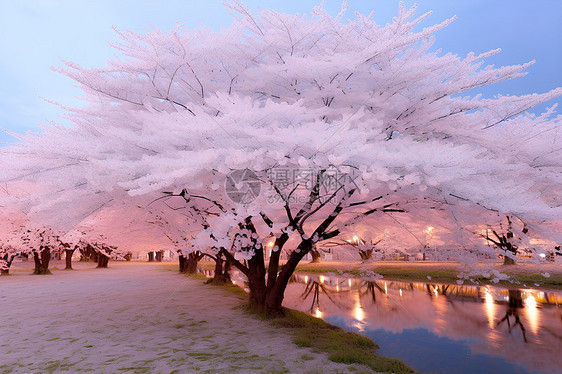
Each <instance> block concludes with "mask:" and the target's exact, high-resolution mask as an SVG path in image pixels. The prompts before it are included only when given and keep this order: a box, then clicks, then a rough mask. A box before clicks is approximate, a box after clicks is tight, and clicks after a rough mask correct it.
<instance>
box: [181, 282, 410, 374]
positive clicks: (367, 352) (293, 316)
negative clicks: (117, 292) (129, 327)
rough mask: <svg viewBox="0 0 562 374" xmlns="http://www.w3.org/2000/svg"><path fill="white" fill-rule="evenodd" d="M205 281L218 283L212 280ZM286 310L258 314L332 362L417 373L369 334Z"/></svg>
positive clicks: (234, 288) (242, 293)
mask: <svg viewBox="0 0 562 374" xmlns="http://www.w3.org/2000/svg"><path fill="white" fill-rule="evenodd" d="M187 276H189V277H192V278H194V279H201V280H202V279H204V278H205V277H204V276H203V275H202V274H191V275H187ZM205 283H209V284H211V285H215V284H214V283H213V282H209V281H208V280H207V281H206V282H205ZM215 286H217V287H220V288H222V289H224V290H226V291H228V292H230V293H232V294H234V295H236V296H237V297H238V298H239V299H240V301H241V302H242V303H243V302H245V301H247V300H248V294H247V293H246V292H245V291H244V290H242V289H241V288H240V287H238V286H236V285H234V284H232V283H227V284H218V285H215ZM241 305H243V304H241ZM283 310H284V315H283V316H280V317H272V318H268V317H265V316H262V315H257V317H260V318H263V319H266V320H268V321H269V322H270V323H271V324H273V325H274V326H275V327H277V328H284V329H287V331H288V332H290V333H291V334H292V336H293V343H295V344H296V345H297V346H299V347H309V348H312V349H313V350H314V351H317V352H325V353H327V354H328V359H329V360H331V361H334V362H339V363H345V364H360V365H365V366H367V367H369V368H371V369H373V370H374V371H377V372H383V373H415V371H414V370H413V369H411V368H410V367H408V366H407V365H406V364H405V363H403V362H402V361H400V360H398V359H394V358H387V357H384V356H381V355H379V354H378V353H377V349H379V346H378V345H377V344H376V343H375V342H373V341H372V340H371V339H369V338H367V337H364V336H362V335H359V334H356V333H353V332H347V331H345V330H344V329H342V328H340V327H337V326H334V325H331V324H329V323H327V322H325V321H323V320H321V319H319V318H315V317H312V316H309V315H308V314H306V313H303V312H299V311H297V310H294V309H288V308H284V309H283ZM305 357H306V354H303V358H305Z"/></svg>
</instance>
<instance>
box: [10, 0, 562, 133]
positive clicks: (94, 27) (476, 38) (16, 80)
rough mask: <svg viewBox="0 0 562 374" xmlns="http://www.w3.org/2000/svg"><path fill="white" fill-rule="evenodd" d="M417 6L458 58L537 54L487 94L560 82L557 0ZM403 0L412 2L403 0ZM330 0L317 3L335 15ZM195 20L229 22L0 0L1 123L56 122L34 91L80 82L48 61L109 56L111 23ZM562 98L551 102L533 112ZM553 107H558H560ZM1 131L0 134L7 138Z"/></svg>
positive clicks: (353, 0)
mask: <svg viewBox="0 0 562 374" xmlns="http://www.w3.org/2000/svg"><path fill="white" fill-rule="evenodd" d="M417 2H418V4H419V8H418V12H417V14H419V15H421V14H422V13H424V12H426V11H428V10H433V11H434V13H433V15H432V16H431V17H429V19H427V20H426V21H425V22H424V23H423V25H422V26H424V27H425V26H430V25H432V24H435V23H438V22H440V21H442V20H444V19H446V18H449V17H451V16H453V15H455V14H456V15H457V16H458V19H457V20H456V21H455V22H453V24H451V25H450V26H448V27H447V28H446V29H444V30H442V31H440V32H439V33H438V34H437V41H436V44H435V45H436V47H439V48H442V49H443V51H444V52H454V53H457V54H459V55H461V56H464V55H466V54H467V53H468V52H470V51H474V52H477V53H479V52H484V51H487V50H490V49H495V48H502V53H500V54H499V55H496V56H493V57H492V58H489V59H487V60H486V64H494V65H496V66H502V65H513V64H520V63H524V62H527V61H530V60H536V63H535V65H533V66H531V67H530V68H529V69H528V70H527V71H528V73H529V74H528V75H527V76H526V77H524V78H519V79H517V80H513V81H508V82H503V83H499V84H496V85H494V86H491V87H489V88H487V89H486V90H485V91H483V93H484V95H485V96H493V95H495V94H498V93H501V94H514V95H518V94H525V93H532V92H545V91H548V90H550V89H553V88H555V87H559V86H562V26H560V25H562V1H560V0H534V1H529V0H418V1H417ZM246 3H247V4H248V5H250V6H251V7H252V8H255V7H257V6H260V7H264V8H266V7H267V8H273V9H276V10H278V11H283V12H288V13H300V14H310V10H311V9H312V7H314V6H315V5H317V4H319V3H320V1H319V0H295V1H292V0H284V1H283V0H262V1H255V0H253V1H246ZM404 3H405V4H406V6H409V5H412V4H413V3H415V1H410V0H408V1H404ZM340 5H341V1H339V0H326V3H325V7H326V9H328V10H329V11H330V13H331V14H334V15H335V14H337V13H338V11H339V8H340ZM348 5H349V10H348V13H347V16H348V17H349V18H352V17H353V12H354V11H356V10H357V11H360V12H362V13H369V12H370V11H371V10H373V11H375V16H374V18H375V20H376V21H377V22H378V23H380V24H385V23H387V22H390V20H391V19H392V17H393V16H394V15H396V13H397V10H398V0H348ZM176 23H181V24H185V26H186V27H187V28H193V27H197V26H199V25H201V24H204V25H205V26H209V27H212V28H214V29H220V27H221V26H223V25H224V26H228V25H230V24H231V23H232V17H231V16H230V14H229V13H228V11H227V8H226V7H224V6H223V5H222V1H221V0H205V1H199V0H183V1H181V0H159V1H156V0H151V1H149V0H0V53H1V55H0V56H1V58H0V82H1V84H0V127H3V128H6V129H8V130H10V131H14V132H17V133H23V132H25V131H28V130H33V131H36V130H38V124H39V123H47V122H48V121H51V120H54V121H59V122H60V114H61V110H60V109H59V108H58V107H56V106H54V105H52V104H49V103H47V102H45V101H44V100H42V99H41V97H44V98H46V99H48V100H52V101H56V102H60V103H62V104H64V105H70V106H73V105H77V104H79V101H78V100H77V97H79V96H80V90H79V89H77V88H76V87H75V86H74V82H73V81H71V80H70V79H68V78H66V77H64V76H62V75H60V74H57V73H54V72H52V71H51V70H50V67H51V66H61V60H62V59H64V60H69V61H73V62H76V63H79V64H81V65H84V66H88V67H101V66H103V65H104V64H105V62H106V61H107V60H108V59H110V58H111V57H112V56H113V55H114V54H115V52H114V50H113V49H112V48H111V47H110V46H109V43H110V42H114V41H116V40H117V36H116V34H115V33H114V31H113V30H112V29H111V27H112V26H116V27H117V28H118V29H122V30H126V29H129V30H133V31H137V32H142V31H143V30H146V29H148V28H149V27H151V26H153V27H156V28H160V29H171V28H173V27H174V26H175V25H176ZM554 103H562V99H560V98H558V99H555V100H551V101H550V102H548V103H547V104H546V105H543V106H541V107H539V108H538V109H537V110H536V111H539V112H540V111H541V110H543V109H544V108H545V107H546V106H551V105H552V104H554ZM558 111H559V112H561V111H562V105H560V107H559V110H558ZM12 140H14V139H13V138H12V137H10V136H8V135H7V134H5V133H4V132H0V142H6V141H12Z"/></svg>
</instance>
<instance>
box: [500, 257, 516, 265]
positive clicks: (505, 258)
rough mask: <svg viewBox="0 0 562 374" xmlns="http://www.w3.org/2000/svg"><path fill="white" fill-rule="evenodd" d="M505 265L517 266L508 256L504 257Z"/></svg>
mask: <svg viewBox="0 0 562 374" xmlns="http://www.w3.org/2000/svg"><path fill="white" fill-rule="evenodd" d="M503 264H504V265H515V260H514V259H512V258H511V257H508V256H503Z"/></svg>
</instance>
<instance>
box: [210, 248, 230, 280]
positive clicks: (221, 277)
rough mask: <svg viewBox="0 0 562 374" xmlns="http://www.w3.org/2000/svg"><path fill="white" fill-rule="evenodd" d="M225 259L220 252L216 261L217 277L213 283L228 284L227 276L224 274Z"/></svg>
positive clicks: (215, 276) (214, 277)
mask: <svg viewBox="0 0 562 374" xmlns="http://www.w3.org/2000/svg"><path fill="white" fill-rule="evenodd" d="M224 262H225V261H224V259H223V258H222V254H221V253H220V252H219V254H218V255H217V257H216V259H215V275H214V276H213V282H216V283H226V282H227V281H228V280H227V276H226V275H225V273H224V269H223V268H224Z"/></svg>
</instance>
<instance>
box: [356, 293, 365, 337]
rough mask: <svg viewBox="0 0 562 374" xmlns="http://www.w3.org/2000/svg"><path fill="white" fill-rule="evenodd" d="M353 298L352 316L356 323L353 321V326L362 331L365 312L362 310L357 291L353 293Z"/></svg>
mask: <svg viewBox="0 0 562 374" xmlns="http://www.w3.org/2000/svg"><path fill="white" fill-rule="evenodd" d="M354 299H355V304H354V307H353V318H354V319H355V320H356V321H357V323H354V324H353V326H355V327H356V328H357V329H359V331H363V321H364V320H365V312H364V311H363V307H362V306H361V298H360V297H359V294H358V293H356V294H355V297H354Z"/></svg>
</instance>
